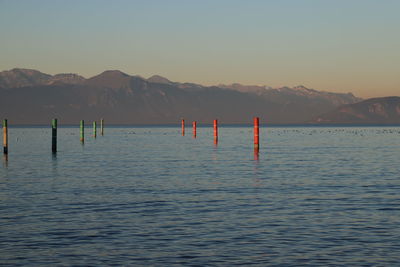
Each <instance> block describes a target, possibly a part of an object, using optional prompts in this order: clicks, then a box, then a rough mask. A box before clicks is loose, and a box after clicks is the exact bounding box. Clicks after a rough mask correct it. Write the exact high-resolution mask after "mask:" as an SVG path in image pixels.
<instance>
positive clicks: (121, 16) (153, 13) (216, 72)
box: [0, 0, 400, 98]
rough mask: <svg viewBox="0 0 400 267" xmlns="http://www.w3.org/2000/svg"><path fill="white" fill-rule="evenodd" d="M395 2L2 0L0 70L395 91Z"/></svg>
mask: <svg viewBox="0 0 400 267" xmlns="http://www.w3.org/2000/svg"><path fill="white" fill-rule="evenodd" d="M399 11H400V1H398V0H335V1H328V0H275V1H272V0H241V1H239V0H201V1H195V0H158V1H157V0H113V1H111V0H108V1H103V0H96V1H95V0H92V1H90V0H79V1H78V0H36V1H33V0H25V1H24V0H0V71H2V70H9V69H12V68H15V67H19V68H32V69H37V70H40V71H42V72H45V73H49V74H56V73H78V74H81V75H83V76H85V77H91V76H94V75H97V74H99V73H101V72H103V71H104V70H111V69H118V70H121V71H123V72H125V73H128V74H131V75H140V76H143V77H149V76H152V75H154V74H158V75H162V76H164V77H167V78H168V79H170V80H172V81H177V82H194V83H200V84H204V85H216V84H221V83H223V84H231V83H242V84H248V85H268V86H272V87H279V86H296V85H304V86H306V87H309V88H314V89H317V90H323V91H333V92H344V93H347V92H352V93H354V94H355V95H356V96H359V97H364V98H368V97H380V96H389V95H397V96H399V95H400V15H399Z"/></svg>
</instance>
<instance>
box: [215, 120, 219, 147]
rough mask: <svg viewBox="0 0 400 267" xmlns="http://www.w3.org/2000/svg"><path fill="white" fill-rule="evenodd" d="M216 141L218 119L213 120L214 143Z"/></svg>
mask: <svg viewBox="0 0 400 267" xmlns="http://www.w3.org/2000/svg"><path fill="white" fill-rule="evenodd" d="M217 143H218V120H214V144H217Z"/></svg>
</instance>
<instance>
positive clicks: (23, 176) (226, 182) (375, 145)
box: [0, 127, 400, 266]
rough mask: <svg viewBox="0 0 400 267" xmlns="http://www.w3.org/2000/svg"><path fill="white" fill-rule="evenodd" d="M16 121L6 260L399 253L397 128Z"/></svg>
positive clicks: (265, 260)
mask: <svg viewBox="0 0 400 267" xmlns="http://www.w3.org/2000/svg"><path fill="white" fill-rule="evenodd" d="M219 132H220V138H219V143H218V146H215V145H214V143H213V137H212V134H213V133H212V129H211V128H208V127H204V128H203V127H200V128H198V129H197V134H198V135H197V138H196V139H194V138H193V137H192V136H191V130H190V129H187V133H186V136H181V135H180V129H179V128H171V127H169V128H168V127H148V128H143V127H137V128H128V127H127V128H121V127H119V128H117V127H115V128H106V129H105V135H104V136H98V137H97V138H96V139H94V138H93V137H91V136H89V133H90V131H89V129H87V136H86V142H85V144H84V146H82V145H81V144H80V142H79V129H78V128H76V127H75V128H74V127H66V128H59V130H58V153H57V155H56V156H53V155H52V153H51V138H50V135H51V130H50V129H49V128H47V127H43V128H28V127H27V128H10V129H9V136H10V137H9V138H10V147H9V155H8V159H7V160H6V158H5V157H3V160H2V165H0V265H10V266H18V265H21V266H22V265H23V266H27V265H28V266H59V265H66V266H71V265H81V266H89V265H90V266H109V265H119V266H120V265H124V266H127V265H135V266H174V265H176V266H180V265H184V266H233V265H244V266H249V265H255V266H299V265H306V264H308V265H321V266H329V265H347V266H355V265H357V266H359V265H363V266H370V265H379V266H395V265H398V264H399V263H400V195H399V194H400V164H399V160H400V128H396V127H359V128H357V127H344V128H333V127H308V128H307V127H287V128H279V127H274V128H261V136H260V139H261V148H260V152H259V155H255V154H254V151H253V144H252V142H253V140H252V129H251V128H250V127H231V128H229V127H221V128H220V131H219Z"/></svg>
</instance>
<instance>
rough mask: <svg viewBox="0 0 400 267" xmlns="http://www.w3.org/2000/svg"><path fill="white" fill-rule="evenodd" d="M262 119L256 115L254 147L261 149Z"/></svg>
mask: <svg viewBox="0 0 400 267" xmlns="http://www.w3.org/2000/svg"><path fill="white" fill-rule="evenodd" d="M259 124H260V119H259V118H258V117H254V149H257V150H258V149H260V137H259V135H260V127H259V126H260V125H259Z"/></svg>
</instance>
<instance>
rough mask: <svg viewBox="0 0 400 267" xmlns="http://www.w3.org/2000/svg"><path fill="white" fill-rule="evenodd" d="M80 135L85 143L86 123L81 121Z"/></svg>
mask: <svg viewBox="0 0 400 267" xmlns="http://www.w3.org/2000/svg"><path fill="white" fill-rule="evenodd" d="M79 128H80V135H81V142H82V143H84V142H85V121H84V120H81V122H80V127H79Z"/></svg>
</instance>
